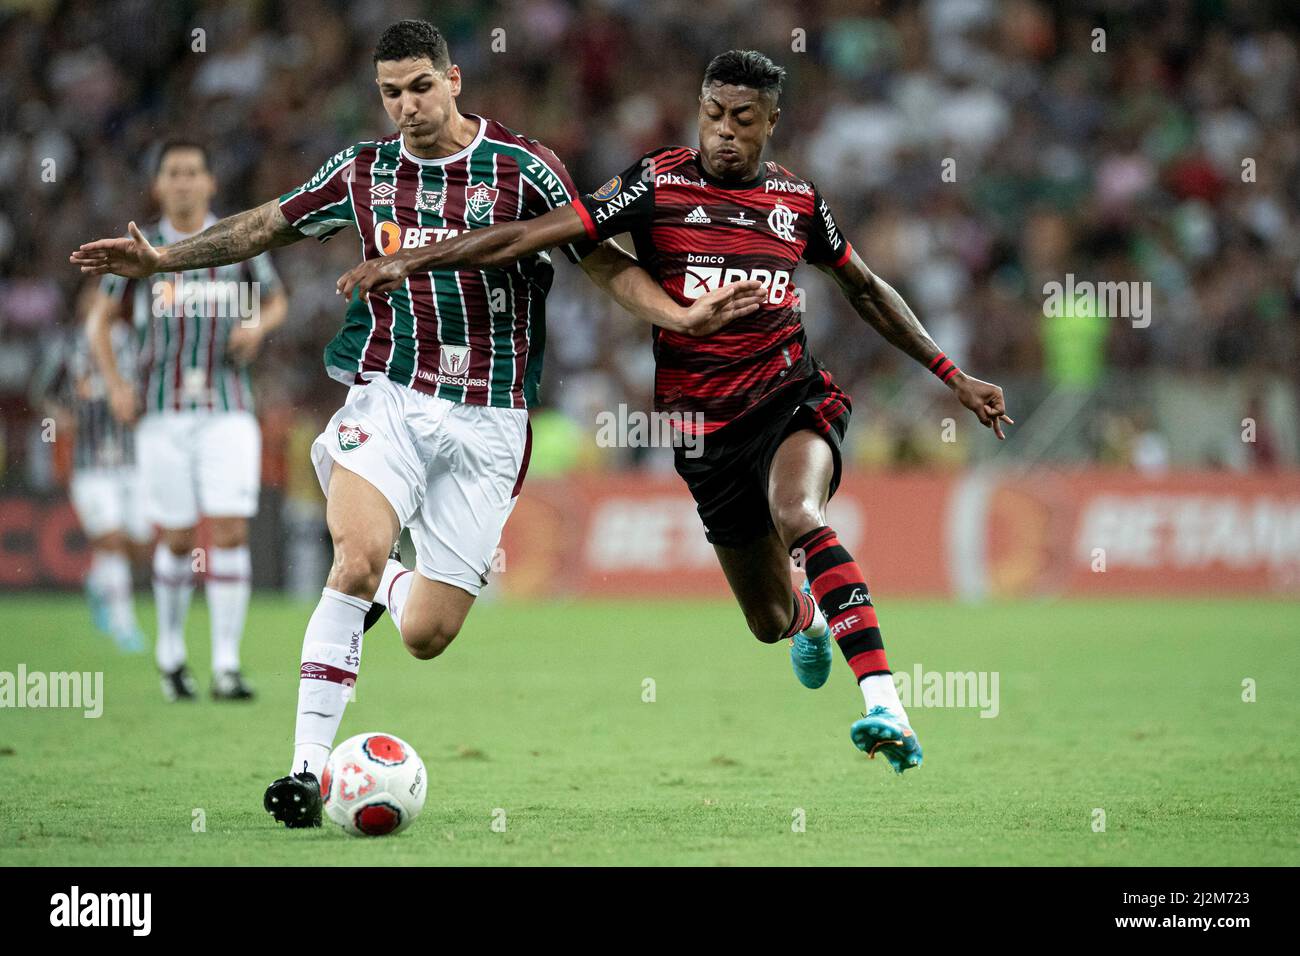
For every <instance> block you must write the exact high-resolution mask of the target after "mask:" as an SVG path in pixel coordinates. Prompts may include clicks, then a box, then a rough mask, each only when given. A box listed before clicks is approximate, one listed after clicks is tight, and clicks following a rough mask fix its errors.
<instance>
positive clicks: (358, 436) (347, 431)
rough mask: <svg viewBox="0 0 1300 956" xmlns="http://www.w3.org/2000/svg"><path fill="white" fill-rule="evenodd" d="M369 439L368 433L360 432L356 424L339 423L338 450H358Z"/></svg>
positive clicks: (359, 427)
mask: <svg viewBox="0 0 1300 956" xmlns="http://www.w3.org/2000/svg"><path fill="white" fill-rule="evenodd" d="M369 437H370V434H369V433H368V432H364V431H362V430H361V426H360V425H358V424H357V423H356V422H339V448H340V449H341V450H343V451H352V450H353V449H354V448H360V447H361V446H362V445H364V444H365V443H366V439H368V438H369Z"/></svg>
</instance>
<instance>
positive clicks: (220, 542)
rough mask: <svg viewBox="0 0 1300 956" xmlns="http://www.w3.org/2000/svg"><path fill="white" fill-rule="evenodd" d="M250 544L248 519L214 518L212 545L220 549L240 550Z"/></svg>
mask: <svg viewBox="0 0 1300 956" xmlns="http://www.w3.org/2000/svg"><path fill="white" fill-rule="evenodd" d="M247 543H248V519H246V518H214V519H213V520H212V544H213V546H215V547H218V548H238V547H242V546H243V545H245V544H247Z"/></svg>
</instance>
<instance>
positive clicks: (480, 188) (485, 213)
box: [465, 183, 500, 223]
mask: <svg viewBox="0 0 1300 956" xmlns="http://www.w3.org/2000/svg"><path fill="white" fill-rule="evenodd" d="M499 192H500V190H499V189H494V188H493V187H492V186H489V185H487V184H486V183H468V184H466V186H465V221H466V222H481V223H488V222H490V221H491V220H490V218H489V217H490V216H491V215H492V207H493V206H495V205H496V203H497V193H499Z"/></svg>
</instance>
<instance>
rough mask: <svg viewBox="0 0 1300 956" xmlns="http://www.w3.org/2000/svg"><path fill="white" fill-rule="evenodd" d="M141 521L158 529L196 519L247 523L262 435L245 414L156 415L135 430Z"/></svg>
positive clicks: (182, 525) (256, 487) (254, 510)
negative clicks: (142, 510)
mask: <svg viewBox="0 0 1300 956" xmlns="http://www.w3.org/2000/svg"><path fill="white" fill-rule="evenodd" d="M135 455H136V461H137V462H138V463H139V466H140V470H141V475H142V477H143V479H144V489H145V494H144V500H145V515H146V516H147V517H148V518H149V520H150V521H152V522H154V523H155V524H158V525H161V526H162V527H164V528H192V527H194V526H195V525H196V524H198V523H199V517H200V516H202V515H206V516H209V517H215V518H251V517H252V516H253V515H255V514H257V493H258V491H259V489H260V486H261V481H262V433H261V431H260V430H259V429H258V427H257V419H256V418H255V417H254V416H253V414H252V413H251V412H158V413H156V414H150V415H145V416H144V417H143V418H141V419H140V423H139V424H138V425H137V426H136V429H135Z"/></svg>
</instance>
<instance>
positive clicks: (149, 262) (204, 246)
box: [69, 199, 303, 279]
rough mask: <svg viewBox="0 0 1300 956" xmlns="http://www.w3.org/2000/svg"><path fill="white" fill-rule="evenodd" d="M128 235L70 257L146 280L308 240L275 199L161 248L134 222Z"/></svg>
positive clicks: (84, 267)
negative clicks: (152, 242)
mask: <svg viewBox="0 0 1300 956" xmlns="http://www.w3.org/2000/svg"><path fill="white" fill-rule="evenodd" d="M127 231H128V232H129V233H130V235H129V236H128V237H126V238H124V239H97V240H96V241H94V242H88V243H86V244H85V245H83V246H82V247H81V248H80V249H78V250H77V251H76V252H74V253H73V254H72V256H71V257H70V259H69V261H71V262H72V264H73V265H78V266H80V267H81V271H82V272H84V273H88V274H90V275H105V274H107V273H110V272H111V273H113V274H114V275H119V276H125V277H126V278H128V279H143V278H145V277H147V276H151V275H153V274H154V273H155V272H184V271H185V270H187V269H206V268H210V267H212V266H224V265H229V264H230V263H232V262H240V261H242V260H244V259H251V258H252V257H253V256H255V255H257V254H258V253H259V252H265V251H266V250H267V249H274V248H276V247H277V246H287V245H289V243H291V242H297V241H298V240H299V239H301V238H303V234H302V233H300V232H299V231H298V230H297V229H295V228H294V227H293V226H291V225H289V221H288V220H287V219H285V218H284V213H282V212H280V201H279V200H278V199H272V200H271V201H269V202H265V203H263V204H262V205H260V206H258V207H257V208H255V209H249V210H246V211H244V212H240V213H236V214H235V215H233V216H227V217H226V218H225V219H221V220H219V221H217V222H215V223H213V224H212V225H211V226H209V227H208V228H207V229H204V230H203V231H202V232H201V233H199V234H198V235H197V236H191V237H190V238H189V239H182V240H181V241H180V242H177V243H173V244H172V245H170V246H162V247H160V248H157V249H155V248H154V247H153V246H152V245H150V244H149V240H148V239H146V238H145V237H144V234H143V233H142V232H141V231H140V229H139V227H138V226H136V224H135V223H134V222H132V223H130V224H129V225H128V226H127Z"/></svg>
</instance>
